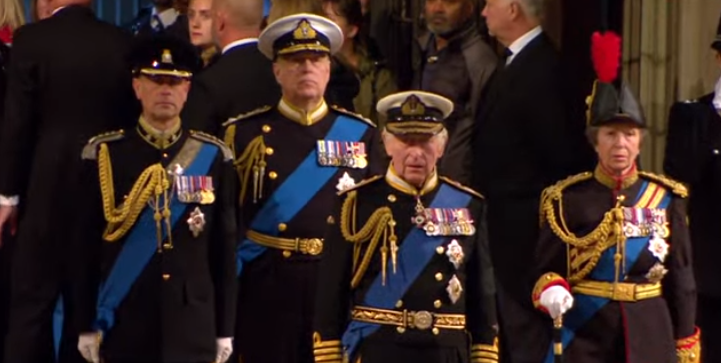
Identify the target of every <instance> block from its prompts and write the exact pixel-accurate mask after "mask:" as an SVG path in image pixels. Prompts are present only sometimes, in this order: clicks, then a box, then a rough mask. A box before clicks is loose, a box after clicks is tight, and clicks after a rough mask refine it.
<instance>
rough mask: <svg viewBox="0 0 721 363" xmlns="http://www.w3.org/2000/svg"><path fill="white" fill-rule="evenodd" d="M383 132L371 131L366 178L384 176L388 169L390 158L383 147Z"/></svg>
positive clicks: (367, 143) (375, 129)
mask: <svg viewBox="0 0 721 363" xmlns="http://www.w3.org/2000/svg"><path fill="white" fill-rule="evenodd" d="M381 132H382V131H381V130H380V129H378V128H374V129H372V130H370V131H369V134H370V137H369V138H368V140H366V145H367V147H368V148H369V150H368V152H367V154H368V168H367V172H368V174H366V178H368V177H371V176H373V175H379V174H384V173H385V172H386V170H387V169H388V164H389V163H390V158H389V157H388V154H386V150H385V147H384V145H383V141H382V137H381Z"/></svg>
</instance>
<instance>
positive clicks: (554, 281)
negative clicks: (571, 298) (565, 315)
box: [531, 272, 571, 311]
mask: <svg viewBox="0 0 721 363" xmlns="http://www.w3.org/2000/svg"><path fill="white" fill-rule="evenodd" d="M551 286H563V287H565V288H566V290H568V291H571V287H570V286H568V282H566V279H564V278H563V277H561V275H559V274H557V273H555V272H549V273H545V274H543V276H541V278H539V279H538V281H536V285H535V286H534V287H533V294H532V297H531V298H532V299H533V306H534V307H535V308H536V309H539V310H542V311H545V310H546V309H545V308H544V307H543V306H541V303H540V300H541V294H542V293H543V292H544V291H546V289H548V288H549V287H551Z"/></svg>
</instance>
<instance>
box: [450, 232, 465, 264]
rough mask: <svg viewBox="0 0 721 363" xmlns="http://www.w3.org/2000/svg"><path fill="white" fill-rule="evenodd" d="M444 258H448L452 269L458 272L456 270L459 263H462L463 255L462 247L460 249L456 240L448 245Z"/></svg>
mask: <svg viewBox="0 0 721 363" xmlns="http://www.w3.org/2000/svg"><path fill="white" fill-rule="evenodd" d="M446 256H448V260H449V261H450V262H451V263H452V264H453V267H455V268H456V270H458V268H459V267H460V266H461V263H462V262H463V257H464V256H465V254H464V253H463V247H461V245H460V244H458V240H455V239H454V240H453V241H451V243H450V244H449V245H448V248H447V251H446Z"/></svg>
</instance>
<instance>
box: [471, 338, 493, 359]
mask: <svg viewBox="0 0 721 363" xmlns="http://www.w3.org/2000/svg"><path fill="white" fill-rule="evenodd" d="M471 363H498V338H495V339H494V341H493V345H489V344H473V345H472V346H471Z"/></svg>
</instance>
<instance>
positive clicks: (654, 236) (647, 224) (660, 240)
mask: <svg viewBox="0 0 721 363" xmlns="http://www.w3.org/2000/svg"><path fill="white" fill-rule="evenodd" d="M623 218H624V221H623V233H624V235H625V236H626V237H627V238H631V237H648V236H650V237H651V239H650V241H649V244H648V250H649V252H651V253H652V254H653V255H654V257H656V258H657V259H658V260H659V261H661V262H663V261H664V260H665V259H666V255H668V249H669V244H668V243H667V242H666V238H668V237H669V235H670V234H671V231H670V230H669V228H668V221H667V219H666V209H664V208H629V207H626V208H623Z"/></svg>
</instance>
